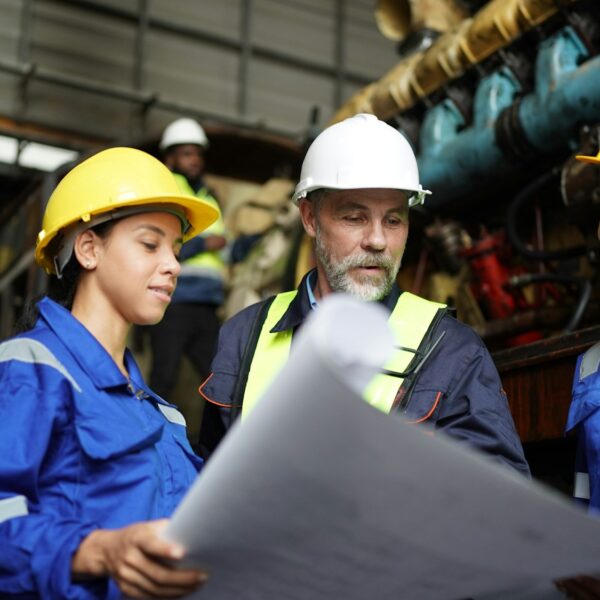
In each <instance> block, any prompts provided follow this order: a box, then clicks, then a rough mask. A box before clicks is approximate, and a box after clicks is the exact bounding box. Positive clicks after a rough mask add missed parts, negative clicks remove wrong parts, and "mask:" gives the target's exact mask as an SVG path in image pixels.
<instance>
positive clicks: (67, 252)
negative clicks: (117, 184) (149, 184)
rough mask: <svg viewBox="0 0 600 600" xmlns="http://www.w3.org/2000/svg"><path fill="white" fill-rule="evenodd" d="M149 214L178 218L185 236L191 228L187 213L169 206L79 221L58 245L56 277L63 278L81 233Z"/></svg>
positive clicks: (119, 211) (124, 210) (132, 208)
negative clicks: (101, 225)
mask: <svg viewBox="0 0 600 600" xmlns="http://www.w3.org/2000/svg"><path fill="white" fill-rule="evenodd" d="M148 212H166V213H169V214H172V215H174V216H176V217H177V218H178V219H179V220H180V221H181V232H182V233H183V234H185V232H186V231H187V230H188V228H189V227H190V223H189V221H188V219H187V217H186V216H185V213H184V212H183V211H182V210H180V209H178V208H177V207H175V206H169V205H167V204H144V205H141V206H128V207H126V208H120V209H117V210H113V211H109V212H106V213H102V214H100V215H97V216H95V217H92V219H91V220H90V221H87V222H84V221H79V222H78V223H75V224H73V225H71V226H70V227H68V228H67V229H66V230H65V231H64V233H63V235H62V236H61V238H60V241H59V243H58V250H57V252H56V254H55V256H54V259H53V261H54V268H55V271H56V277H57V278H58V279H61V278H62V272H63V270H64V268H65V266H66V265H67V263H68V262H69V260H71V256H72V255H73V248H74V246H75V240H76V239H77V236H78V235H79V234H80V233H83V232H84V231H86V230H87V229H91V228H92V227H96V225H100V224H102V223H106V222H107V221H113V220H116V219H123V218H125V217H131V216H133V215H138V214H140V213H148Z"/></svg>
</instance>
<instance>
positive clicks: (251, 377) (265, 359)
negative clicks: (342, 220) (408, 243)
mask: <svg viewBox="0 0 600 600" xmlns="http://www.w3.org/2000/svg"><path fill="white" fill-rule="evenodd" d="M296 294H297V291H293V292H285V293H283V294H278V295H277V296H276V297H275V300H273V303H272V304H271V306H270V308H269V312H268V313H267V318H266V320H265V322H264V324H263V326H262V329H261V332H260V336H259V338H258V343H257V345H256V349H255V351H254V357H253V359H252V364H251V365H250V371H249V373H248V382H247V383H246V389H245V391H244V401H243V405H242V418H243V417H245V416H246V415H247V414H248V412H249V411H250V410H251V409H252V408H253V407H254V405H255V404H256V402H257V400H258V398H260V395H261V394H262V392H263V391H264V390H265V389H266V388H267V386H268V385H269V383H271V381H272V380H273V378H274V377H275V375H276V374H277V373H278V372H279V370H280V369H281V368H282V367H283V365H284V364H285V362H286V361H287V359H288V356H289V352H290V347H291V343H292V331H283V332H280V333H271V329H272V328H273V327H274V326H275V325H276V324H277V322H278V321H279V320H280V319H281V317H283V314H284V313H285V311H286V310H287V308H288V306H289V305H290V303H291V302H292V300H293V299H294V298H295V296H296ZM445 307H446V305H445V304H438V303H437V302H430V301H429V300H425V299H424V298H419V297H418V296H415V295H413V294H410V293H408V292H404V293H403V294H401V296H400V298H399V299H398V302H397V303H396V306H395V307H394V310H393V311H392V314H391V315H390V318H389V321H388V322H389V323H390V326H391V328H392V332H393V333H394V336H395V338H396V344H397V345H398V346H403V347H405V348H412V349H415V350H416V349H417V348H418V347H419V346H420V344H421V342H422V340H423V338H424V337H425V335H426V333H427V331H428V330H429V327H430V326H431V323H432V322H433V319H434V318H435V315H436V314H437V312H438V310H440V309H441V308H445ZM413 357H414V354H413V353H412V352H406V351H403V350H398V351H397V352H396V353H395V355H394V356H393V357H392V358H391V359H390V360H389V361H388V363H387V364H386V365H384V368H386V369H388V370H390V371H397V372H402V371H405V370H406V368H407V367H408V364H409V363H410V361H411V360H412V358H413ZM402 381H403V379H401V378H399V377H393V376H390V375H384V374H381V375H377V376H376V377H375V378H374V379H373V381H372V382H371V383H370V384H369V385H368V386H367V389H366V390H365V394H364V398H365V400H366V401H367V402H368V403H369V404H371V405H372V406H374V407H375V408H378V409H379V410H381V411H382V412H385V413H389V412H390V410H391V409H392V405H393V403H394V400H395V398H396V394H397V392H398V389H399V388H400V386H401V385H402Z"/></svg>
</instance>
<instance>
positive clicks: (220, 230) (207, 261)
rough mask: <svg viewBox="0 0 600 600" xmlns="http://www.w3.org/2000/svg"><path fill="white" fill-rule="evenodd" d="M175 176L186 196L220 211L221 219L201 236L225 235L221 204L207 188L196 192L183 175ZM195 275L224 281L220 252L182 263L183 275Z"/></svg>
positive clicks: (206, 254)
mask: <svg viewBox="0 0 600 600" xmlns="http://www.w3.org/2000/svg"><path fill="white" fill-rule="evenodd" d="M173 176H174V177H175V180H176V181H177V184H178V185H179V188H180V189H181V191H182V192H183V193H184V194H189V195H190V196H196V198H200V200H204V202H208V203H209V204H212V205H213V206H215V207H216V208H218V209H219V218H218V219H217V220H216V221H215V222H214V223H213V224H212V225H211V226H210V227H209V228H208V229H205V230H204V231H203V232H202V233H201V234H200V235H201V236H202V237H206V236H208V235H225V223H224V221H223V216H222V215H221V214H220V207H219V203H218V202H217V201H216V200H215V199H214V198H213V197H212V195H211V194H210V192H209V191H208V190H207V189H206V188H205V187H202V188H200V189H199V190H198V191H197V192H194V190H193V189H192V187H191V186H190V184H189V183H188V180H187V179H186V178H185V177H184V176H183V175H180V174H179V173H173ZM194 273H198V274H201V275H207V276H213V277H219V278H221V279H222V278H223V277H224V275H225V261H224V260H223V257H222V256H221V252H220V251H219V250H207V251H206V252H200V253H199V254H196V255H195V256H190V258H188V259H186V260H184V261H183V262H182V269H181V274H182V275H186V274H188V275H191V274H194Z"/></svg>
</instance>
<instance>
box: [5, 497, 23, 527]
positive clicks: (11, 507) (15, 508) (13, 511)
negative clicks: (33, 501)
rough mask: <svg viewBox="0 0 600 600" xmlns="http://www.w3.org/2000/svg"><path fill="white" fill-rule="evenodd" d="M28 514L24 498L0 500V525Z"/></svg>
mask: <svg viewBox="0 0 600 600" xmlns="http://www.w3.org/2000/svg"><path fill="white" fill-rule="evenodd" d="M28 514H29V509H28V508H27V499H26V498H25V496H20V495H19V496H11V497H10V498H4V500H0V523H2V521H7V520H8V519H14V518H15V517H24V516H25V515H28Z"/></svg>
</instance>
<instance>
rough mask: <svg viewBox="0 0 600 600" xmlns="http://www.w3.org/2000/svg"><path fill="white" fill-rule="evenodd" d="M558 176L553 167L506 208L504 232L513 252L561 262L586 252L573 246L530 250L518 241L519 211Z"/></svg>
mask: <svg viewBox="0 0 600 600" xmlns="http://www.w3.org/2000/svg"><path fill="white" fill-rule="evenodd" d="M559 175H560V169H559V168H557V167H555V168H554V169H552V170H551V171H548V172H547V173H544V174H543V175H541V176H540V177H538V178H537V179H534V180H533V181H532V182H531V183H529V184H528V185H526V186H525V187H524V188H523V189H522V190H521V191H520V192H519V193H518V194H517V195H516V196H515V197H514V199H513V201H512V202H511V204H510V206H509V207H508V213H507V215H506V231H507V234H508V239H509V240H510V243H511V244H512V245H513V246H514V248H515V250H517V252H519V254H522V255H523V256H527V257H528V258H533V259H536V260H542V261H543V260H563V259H568V258H574V257H576V256H583V255H584V254H586V252H587V248H586V247H585V246H574V247H572V248H565V249H562V250H530V249H529V248H527V247H526V246H525V244H524V243H523V242H522V241H521V240H520V239H519V236H518V234H517V222H518V216H519V211H520V210H521V208H522V206H523V205H524V204H525V202H527V201H528V200H529V199H530V198H531V196H533V194H534V193H535V192H537V191H538V190H540V189H541V188H543V187H544V186H545V185H547V184H548V183H549V182H551V181H552V180H553V179H555V178H557V177H558V176H559Z"/></svg>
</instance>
